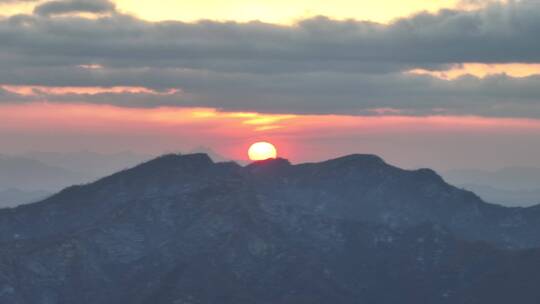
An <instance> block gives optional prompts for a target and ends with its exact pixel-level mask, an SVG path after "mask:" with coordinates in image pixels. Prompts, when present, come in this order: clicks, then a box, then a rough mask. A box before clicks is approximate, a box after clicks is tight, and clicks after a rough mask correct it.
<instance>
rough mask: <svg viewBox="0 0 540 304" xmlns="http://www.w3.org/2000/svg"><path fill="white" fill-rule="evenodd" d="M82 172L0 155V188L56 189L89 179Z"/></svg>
mask: <svg viewBox="0 0 540 304" xmlns="http://www.w3.org/2000/svg"><path fill="white" fill-rule="evenodd" d="M89 179H90V177H89V176H87V175H86V174H84V173H80V172H75V171H71V170H68V169H66V168H63V167H58V166H52V165H48V164H45V163H43V162H41V161H38V160H35V159H30V158H25V157H17V156H3V155H0V190H6V189H10V188H15V189H21V190H24V191H37V190H41V191H58V190H60V189H62V188H64V187H66V186H67V185H73V184H77V183H81V182H84V181H89Z"/></svg>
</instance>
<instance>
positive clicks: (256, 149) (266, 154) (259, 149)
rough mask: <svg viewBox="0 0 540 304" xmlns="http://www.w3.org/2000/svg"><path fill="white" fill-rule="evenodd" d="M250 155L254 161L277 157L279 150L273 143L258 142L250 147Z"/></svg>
mask: <svg viewBox="0 0 540 304" xmlns="http://www.w3.org/2000/svg"><path fill="white" fill-rule="evenodd" d="M248 156H249V159H250V160H253V161H257V160H265V159H269V158H276V157H277V150H276V147H274V145H272V144H271V143H267V142H257V143H254V144H253V145H251V147H249V150H248Z"/></svg>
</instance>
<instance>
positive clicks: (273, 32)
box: [0, 1, 540, 117]
mask: <svg viewBox="0 0 540 304" xmlns="http://www.w3.org/2000/svg"><path fill="white" fill-rule="evenodd" d="M59 3H60V4H61V5H60V4H59ZM74 3H79V4H80V3H86V4H89V3H90V2H86V1H83V2H81V1H69V2H68V1H53V2H47V3H44V4H42V5H41V6H39V7H38V9H36V15H18V16H12V17H10V18H4V19H0V41H2V44H1V45H0V70H1V71H2V73H0V84H5V85H33V86H52V87H63V86H64V87H65V86H68V87H69V86H70V87H81V86H89V87H125V86H129V87H146V88H149V89H154V90H158V91H166V90H169V89H177V90H178V92H181V93H176V94H166V95H163V94H146V93H144V92H141V93H139V94H134V93H125V92H124V93H115V92H112V93H111V92H110V93H103V94H93V95H89V94H72V93H70V94H64V95H58V94H56V95H51V94H47V93H44V92H42V93H41V94H40V96H39V98H41V99H45V100H50V101H56V102H70V101H77V102H88V103H101V104H106V103H110V104H116V105H122V106H132V107H157V106H162V105H167V106H180V107H183V106H184V107H186V106H198V107H215V108H219V109H224V110H249V111H262V112H281V113H289V112H293V113H334V114H336V113H338V114H339V113H358V114H365V113H391V112H392V111H399V112H400V113H406V114H411V115H424V114H433V113H437V114H459V115H468V114H475V115H486V116H522V117H540V109H539V106H538V104H539V103H540V90H539V89H538V88H539V87H540V78H539V77H540V76H535V75H533V76H530V77H523V78H512V77H509V76H507V75H504V74H500V75H492V76H490V77H486V78H476V77H471V76H464V77H461V78H458V79H452V80H442V79H437V78H434V77H430V76H427V75H411V74H407V73H405V72H406V71H409V70H411V69H425V70H444V69H446V68H448V67H451V66H454V65H459V64H462V63H467V62H480V63H488V64H489V63H513V62H521V63H540V40H539V39H537V33H538V32H539V31H540V6H538V5H533V4H531V3H529V2H509V3H507V4H503V3H493V4H489V5H487V6H485V7H484V8H482V9H480V10H474V11H461V10H442V11H440V12H438V13H435V14H432V13H421V14H417V15H414V16H411V17H408V18H402V19H399V20H396V21H395V22H393V23H391V24H379V23H373V22H364V21H356V20H346V21H338V20H332V19H328V18H326V17H316V18H311V19H306V20H302V21H300V22H298V23H297V24H295V25H275V24H267V23H261V22H250V23H237V22H216V21H199V22H196V23H184V22H177V21H168V22H148V21H144V20H140V19H137V18H135V17H133V16H129V15H122V14H120V13H117V12H116V13H114V14H111V15H110V16H106V17H99V18H97V19H90V18H82V17H76V16H70V17H64V16H60V15H61V14H62V13H66V12H82V11H86V12H111V11H112V9H114V7H113V8H111V6H110V5H109V6H107V3H109V2H99V1H98V2H92V3H98V4H99V3H102V4H104V5H102V6H101V7H98V8H95V7H94V8H88V7H87V6H77V5H75V4H74ZM68 4H69V5H68ZM109 4H110V3H109ZM98 6H99V5H98ZM42 16H50V17H47V18H43V17H42ZM89 67H92V68H89ZM539 74H540V72H539ZM11 97H13V96H11ZM17 98H19V100H20V99H22V100H24V99H27V98H30V97H24V96H23V97H20V96H19V97H17ZM32 98H36V97H32ZM32 98H30V99H32ZM0 99H2V100H4V101H5V102H8V101H9V98H8V97H0ZM377 109H392V111H390V112H388V111H382V112H381V111H378V110H377Z"/></svg>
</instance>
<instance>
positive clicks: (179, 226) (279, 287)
mask: <svg viewBox="0 0 540 304" xmlns="http://www.w3.org/2000/svg"><path fill="white" fill-rule="evenodd" d="M516 221H517V222H516ZM539 223H540V206H537V207H532V208H530V209H524V208H504V207H500V206H495V205H490V204H487V203H485V202H483V201H482V200H481V199H479V198H478V197H477V196H475V195H474V194H473V193H471V192H467V191H463V190H460V189H458V188H456V187H453V186H451V185H448V184H447V183H445V182H444V180H443V179H442V178H441V177H440V176H438V175H437V174H436V173H435V172H434V171H433V170H429V169H420V170H403V169H400V168H397V167H394V166H391V165H388V164H386V163H385V162H384V161H383V160H382V159H380V158H378V157H375V156H369V155H350V156H346V157H342V158H337V159H334V160H329V161H325V162H322V163H309V164H291V163H289V162H288V161H287V160H284V159H271V160H266V161H261V162H256V163H253V164H250V165H247V166H244V167H242V166H240V165H238V164H235V163H231V162H228V163H227V162H225V163H214V162H213V161H212V160H211V159H210V158H209V157H208V156H207V155H205V154H191V155H176V154H169V155H165V156H162V157H158V158H156V159H154V160H151V161H148V162H145V163H142V164H140V165H138V166H135V167H133V168H131V169H127V170H123V171H120V172H118V173H115V174H112V175H110V176H108V177H105V178H103V179H100V180H98V181H96V182H94V183H90V184H87V185H79V186H73V187H70V188H67V189H65V190H63V191H61V192H60V193H58V194H56V195H54V196H52V197H50V198H48V199H46V200H44V201H42V202H39V203H36V204H30V205H25V206H20V207H17V208H13V209H3V210H0V243H1V244H2V246H0V248H1V249H0V303H13V304H31V303H53V304H61V303H81V304H87V303H88V304H90V303H92V304H96V303H97V304H109V303H110V304H112V303H136V304H147V303H148V304H149V303H158V304H169V303H200V304H210V303H217V302H220V303H230V304H233V303H279V304H281V303H282V304H287V303H328V302H339V303H357V302H358V301H363V302H369V303H383V304H390V303H396V301H399V302H402V303H430V304H439V303H440V304H443V303H445V304H446V303H496V304H498V303H501V304H502V303H507V302H508V301H509V299H511V298H512V297H514V298H516V299H519V300H520V303H526V304H528V303H531V304H533V303H536V299H538V298H539V297H540V291H537V288H532V287H531V286H530V284H529V285H527V284H521V283H520V282H523V281H531V282H535V281H536V280H537V279H540V271H537V270H535V269H534V267H530V265H534V264H535V263H537V262H540V249H538V248H539V247H540V246H538V242H539V237H540V236H538V235H536V233H534V232H535V231H538V230H536V229H535V228H534V227H536V226H534V225H538V224H539ZM524 249H526V250H524ZM488 286H489V287H491V288H492V289H488V288H487V287H488Z"/></svg>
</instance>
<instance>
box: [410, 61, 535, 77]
mask: <svg viewBox="0 0 540 304" xmlns="http://www.w3.org/2000/svg"><path fill="white" fill-rule="evenodd" d="M407 73H409V74H416V75H430V76H433V77H437V78H440V79H446V80H453V79H456V78H459V77H461V76H465V75H473V76H476V77H479V78H484V77H486V76H489V75H496V74H506V75H508V76H512V77H517V78H519V77H528V76H532V75H540V64H532V63H507V64H484V63H464V64H461V65H456V66H455V67H453V68H452V69H449V70H444V71H428V70H423V69H414V70H410V71H408V72H407Z"/></svg>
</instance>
